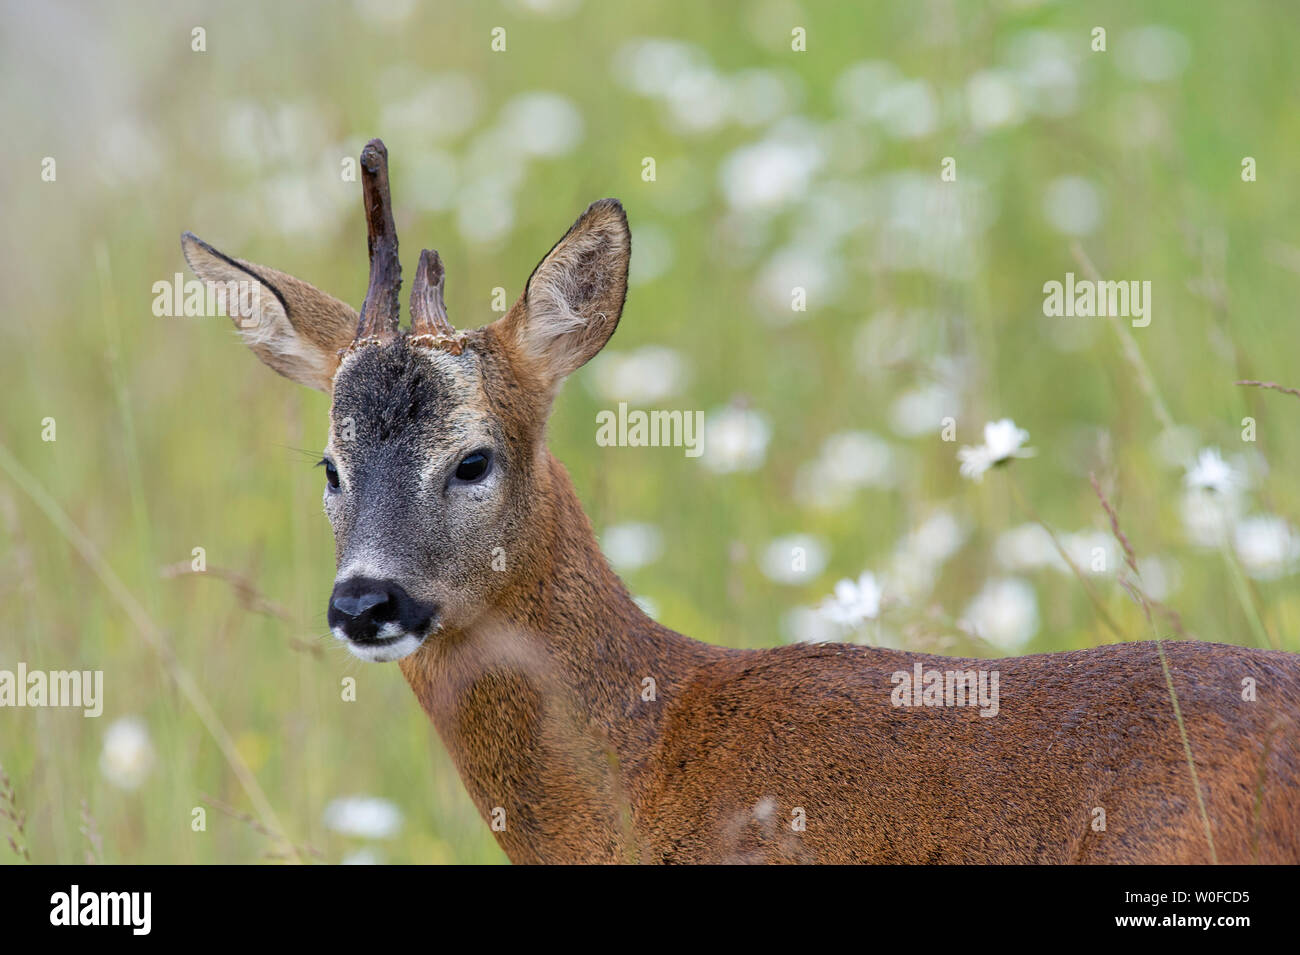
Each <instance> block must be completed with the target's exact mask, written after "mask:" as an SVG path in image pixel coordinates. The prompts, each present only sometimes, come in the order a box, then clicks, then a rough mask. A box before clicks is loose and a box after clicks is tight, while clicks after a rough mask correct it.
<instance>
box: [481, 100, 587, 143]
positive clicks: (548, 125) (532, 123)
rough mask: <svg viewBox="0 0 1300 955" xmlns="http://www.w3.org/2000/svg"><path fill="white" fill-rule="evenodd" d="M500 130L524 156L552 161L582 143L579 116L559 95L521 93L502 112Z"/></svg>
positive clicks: (573, 107) (568, 102) (575, 107)
mask: <svg viewBox="0 0 1300 955" xmlns="http://www.w3.org/2000/svg"><path fill="white" fill-rule="evenodd" d="M501 128H502V129H503V130H505V131H507V132H508V134H509V137H510V139H512V140H513V141H514V143H515V145H516V147H517V148H518V149H520V150H522V151H523V152H524V153H526V154H528V155H530V156H538V157H542V158H545V159H554V158H556V157H558V156H564V155H567V154H568V153H570V152H572V151H573V150H574V149H575V148H577V145H578V143H579V142H581V141H582V134H583V122H582V113H580V112H579V111H578V107H577V106H575V105H574V104H573V101H572V100H570V99H569V98H568V97H567V96H562V95H560V94H559V93H549V92H533V93H521V94H520V95H518V96H516V97H515V98H514V99H512V100H511V101H510V102H509V103H507V104H506V105H505V106H504V107H503V108H502V110H501Z"/></svg>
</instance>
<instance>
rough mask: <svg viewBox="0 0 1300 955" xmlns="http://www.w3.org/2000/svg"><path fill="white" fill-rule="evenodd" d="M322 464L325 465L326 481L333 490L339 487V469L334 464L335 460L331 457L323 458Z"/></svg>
mask: <svg viewBox="0 0 1300 955" xmlns="http://www.w3.org/2000/svg"><path fill="white" fill-rule="evenodd" d="M320 463H321V464H322V465H324V467H325V483H326V484H328V485H329V489H330V490H331V491H337V490H338V489H339V471H338V468H336V467H335V466H334V462H333V461H331V460H330V459H329V458H321V462H320Z"/></svg>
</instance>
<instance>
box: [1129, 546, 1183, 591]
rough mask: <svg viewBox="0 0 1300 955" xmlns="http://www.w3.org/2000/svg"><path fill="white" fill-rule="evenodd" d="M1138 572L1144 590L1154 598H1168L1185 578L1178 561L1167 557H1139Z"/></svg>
mask: <svg viewBox="0 0 1300 955" xmlns="http://www.w3.org/2000/svg"><path fill="white" fill-rule="evenodd" d="M1138 573H1139V574H1140V575H1141V577H1142V590H1143V591H1144V592H1145V593H1146V595H1147V596H1148V597H1150V598H1151V599H1152V600H1167V599H1168V598H1169V595H1170V594H1172V593H1174V591H1176V590H1177V589H1178V587H1179V585H1180V584H1181V583H1182V579H1183V573H1182V569H1181V568H1180V567H1179V566H1178V563H1177V562H1176V561H1173V560H1170V559H1168V558H1165V557H1139V558H1138Z"/></svg>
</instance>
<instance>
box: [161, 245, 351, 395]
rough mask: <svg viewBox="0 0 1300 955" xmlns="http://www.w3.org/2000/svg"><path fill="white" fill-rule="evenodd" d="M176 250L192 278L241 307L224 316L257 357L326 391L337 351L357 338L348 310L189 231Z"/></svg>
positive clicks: (336, 365) (301, 382)
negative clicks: (213, 287)
mask: <svg viewBox="0 0 1300 955" xmlns="http://www.w3.org/2000/svg"><path fill="white" fill-rule="evenodd" d="M181 250H182V251H183V252H184V253H185V261H186V262H188V263H189V266H190V268H191V269H193V270H194V274H195V275H197V276H198V277H199V278H200V279H202V280H203V282H205V283H207V284H209V285H218V286H223V287H224V290H228V291H223V294H224V296H225V298H224V300H225V301H226V302H228V303H231V302H234V301H238V302H240V303H241V306H242V307H240V308H235V307H233V306H231V307H228V311H229V313H230V315H231V318H232V319H233V320H234V323H235V329H236V331H238V332H239V335H240V337H241V338H243V339H244V344H246V345H248V347H249V348H251V349H252V350H253V352H254V354H256V355H257V357H258V358H260V359H262V361H263V362H265V363H266V364H267V365H269V366H270V367H271V368H273V369H275V370H276V371H278V372H279V373H280V374H282V375H284V377H286V378H290V379H292V380H293V381H296V382H298V383H299V384H303V385H308V386H309V387H312V388H316V389H318V390H320V391H324V392H328V391H329V390H330V387H331V385H332V382H333V380H334V372H335V370H336V369H337V368H338V362H339V357H338V353H339V349H341V348H346V347H347V346H348V345H349V344H350V343H351V342H352V340H353V339H354V338H355V337H356V334H357V313H356V311H355V310H354V309H353V308H352V306H350V305H347V304H345V303H343V302H340V301H339V300H338V299H336V298H334V297H333V296H330V295H326V294H325V293H324V292H322V291H320V290H319V289H317V288H315V287H313V286H311V285H308V284H307V283H306V282H303V281H301V280H299V279H296V278H294V277H293V276H292V275H285V274H284V273H283V272H277V271H275V269H268V268H266V267H265V266H262V265H254V264H253V263H251V262H244V261H242V260H240V259H235V258H231V257H230V256H228V255H226V254H225V253H223V252H219V251H217V250H216V249H214V248H213V247H212V246H210V245H208V244H207V243H206V242H204V241H203V240H202V239H200V238H199V237H198V236H196V235H194V234H193V233H192V232H186V233H184V234H183V235H182V236H181ZM231 283H236V284H231ZM236 296H238V297H237V298H236Z"/></svg>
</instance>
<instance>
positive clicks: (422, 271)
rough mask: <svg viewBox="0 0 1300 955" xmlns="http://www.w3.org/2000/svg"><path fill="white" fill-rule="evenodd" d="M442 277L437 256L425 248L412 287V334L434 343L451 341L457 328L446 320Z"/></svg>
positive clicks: (440, 264) (443, 276)
mask: <svg viewBox="0 0 1300 955" xmlns="http://www.w3.org/2000/svg"><path fill="white" fill-rule="evenodd" d="M444 279H445V274H444V272H443V269H442V259H440V258H439V257H438V253H437V252H435V251H433V250H431V249H425V250H424V251H422V252H421V253H420V265H419V267H418V268H417V270H416V272H415V284H414V285H412V286H411V335H412V337H415V336H428V337H429V338H433V339H435V340H442V339H453V338H455V337H456V329H454V328H452V327H451V322H450V321H448V320H447V306H446V304H445V303H444V302H443V300H442V284H443V281H444Z"/></svg>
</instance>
